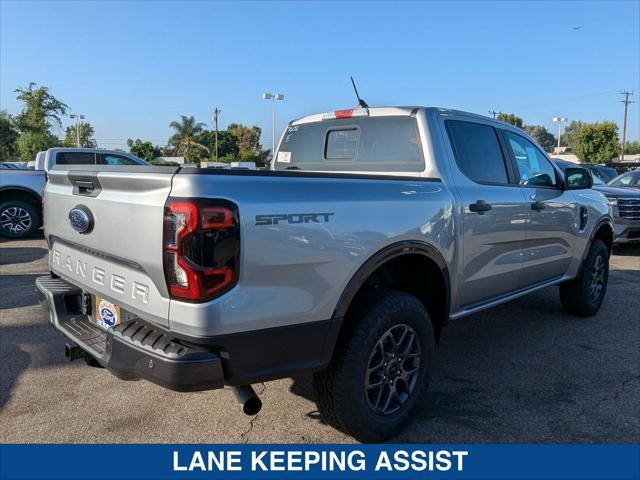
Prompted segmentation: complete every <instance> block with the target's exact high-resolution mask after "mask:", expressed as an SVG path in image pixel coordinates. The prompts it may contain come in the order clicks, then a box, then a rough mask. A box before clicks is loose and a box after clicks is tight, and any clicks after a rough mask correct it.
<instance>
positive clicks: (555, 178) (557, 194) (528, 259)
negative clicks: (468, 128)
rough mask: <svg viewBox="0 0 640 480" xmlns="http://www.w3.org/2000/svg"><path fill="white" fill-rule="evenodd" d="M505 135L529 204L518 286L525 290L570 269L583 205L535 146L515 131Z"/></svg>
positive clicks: (505, 131) (506, 131)
mask: <svg viewBox="0 0 640 480" xmlns="http://www.w3.org/2000/svg"><path fill="white" fill-rule="evenodd" d="M503 134H504V138H505V141H506V143H507V145H508V149H509V154H510V156H511V159H512V162H513V163H514V164H515V170H516V174H517V176H518V184H519V185H520V188H521V189H522V191H523V193H524V196H525V202H526V206H525V207H526V211H527V216H528V221H527V229H526V240H525V248H524V252H523V257H522V258H523V260H522V275H521V277H520V283H519V286H520V287H521V288H526V287H530V286H534V285H536V284H539V283H542V282H545V281H548V280H552V279H554V278H557V277H560V276H562V275H564V274H565V273H566V272H567V270H568V269H569V266H570V264H571V261H572V259H573V249H574V246H575V242H576V236H577V235H578V233H579V228H580V226H579V223H580V206H579V205H578V203H577V202H576V199H575V196H574V194H573V192H570V191H566V190H563V188H562V184H561V181H560V177H559V175H558V174H557V173H556V170H555V168H554V167H553V165H552V164H551V162H550V161H549V159H548V158H547V156H546V155H545V154H544V153H543V152H542V151H540V149H538V147H537V146H536V145H534V144H533V143H532V142H531V141H529V140H528V139H527V138H525V137H524V136H522V135H518V134H517V133H515V132H512V131H509V130H504V131H503Z"/></svg>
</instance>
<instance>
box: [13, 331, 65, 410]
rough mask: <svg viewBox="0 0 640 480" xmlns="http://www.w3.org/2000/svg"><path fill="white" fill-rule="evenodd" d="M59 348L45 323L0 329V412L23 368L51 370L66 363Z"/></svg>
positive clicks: (54, 335) (57, 341) (58, 340)
mask: <svg viewBox="0 0 640 480" xmlns="http://www.w3.org/2000/svg"><path fill="white" fill-rule="evenodd" d="M62 345H63V344H62V343H61V340H60V338H58V335H57V334H56V333H55V331H54V330H53V329H52V328H51V327H50V326H49V324H48V323H38V324H35V325H25V326H23V325H21V326H10V327H7V326H4V325H3V326H0V364H1V365H2V381H1V382H0V409H2V408H3V407H4V405H5V404H6V403H7V402H8V401H9V400H10V398H11V395H12V392H13V390H14V388H15V386H16V384H17V382H18V381H19V379H20V377H21V376H22V374H23V373H24V372H25V371H26V370H27V369H29V370H33V369H40V368H51V367H54V366H57V365H61V364H66V363H67V361H66V360H65V358H64V355H63V353H62V352H63V349H62ZM27 350H28V351H27Z"/></svg>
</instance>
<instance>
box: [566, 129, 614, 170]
mask: <svg viewBox="0 0 640 480" xmlns="http://www.w3.org/2000/svg"><path fill="white" fill-rule="evenodd" d="M618 145H619V141H618V126H617V125H616V124H615V123H614V122H609V121H605V122H599V123H587V124H584V125H583V126H582V127H581V128H580V130H579V131H578V133H577V135H576V137H575V140H574V144H573V146H572V151H573V152H574V153H575V154H576V155H577V156H578V158H579V159H580V161H581V162H586V163H608V162H610V161H611V159H612V158H613V157H614V156H615V155H616V154H617V153H618V149H619V147H618Z"/></svg>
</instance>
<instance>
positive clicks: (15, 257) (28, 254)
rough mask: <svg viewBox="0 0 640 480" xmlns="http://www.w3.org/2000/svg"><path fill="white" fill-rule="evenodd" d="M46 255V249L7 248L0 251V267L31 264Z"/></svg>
mask: <svg viewBox="0 0 640 480" xmlns="http://www.w3.org/2000/svg"><path fill="white" fill-rule="evenodd" d="M46 254H47V249H46V248H40V247H7V248H3V249H2V250H0V265H13V264H17V263H31V262H35V261H36V260H40V259H41V258H42V257H44V256H45V255H46Z"/></svg>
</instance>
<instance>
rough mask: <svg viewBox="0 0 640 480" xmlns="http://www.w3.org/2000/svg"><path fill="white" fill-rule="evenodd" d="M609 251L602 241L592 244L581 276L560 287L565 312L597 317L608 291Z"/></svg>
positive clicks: (597, 240)
mask: <svg viewBox="0 0 640 480" xmlns="http://www.w3.org/2000/svg"><path fill="white" fill-rule="evenodd" d="M608 281H609V250H608V249H607V247H606V245H605V244H604V242H602V240H599V239H597V238H596V239H595V240H594V241H593V243H592V244H591V247H590V249H589V253H588V254H587V258H586V259H585V262H584V265H583V266H582V272H581V273H580V276H579V277H577V278H575V279H574V280H571V281H570V282H566V283H563V284H561V285H560V302H561V303H562V308H563V309H564V311H565V312H567V313H570V314H572V315H578V316H580V317H590V316H591V315H595V314H596V312H597V311H598V309H600V305H602V301H603V300H604V295H605V293H606V291H607V283H608Z"/></svg>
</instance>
